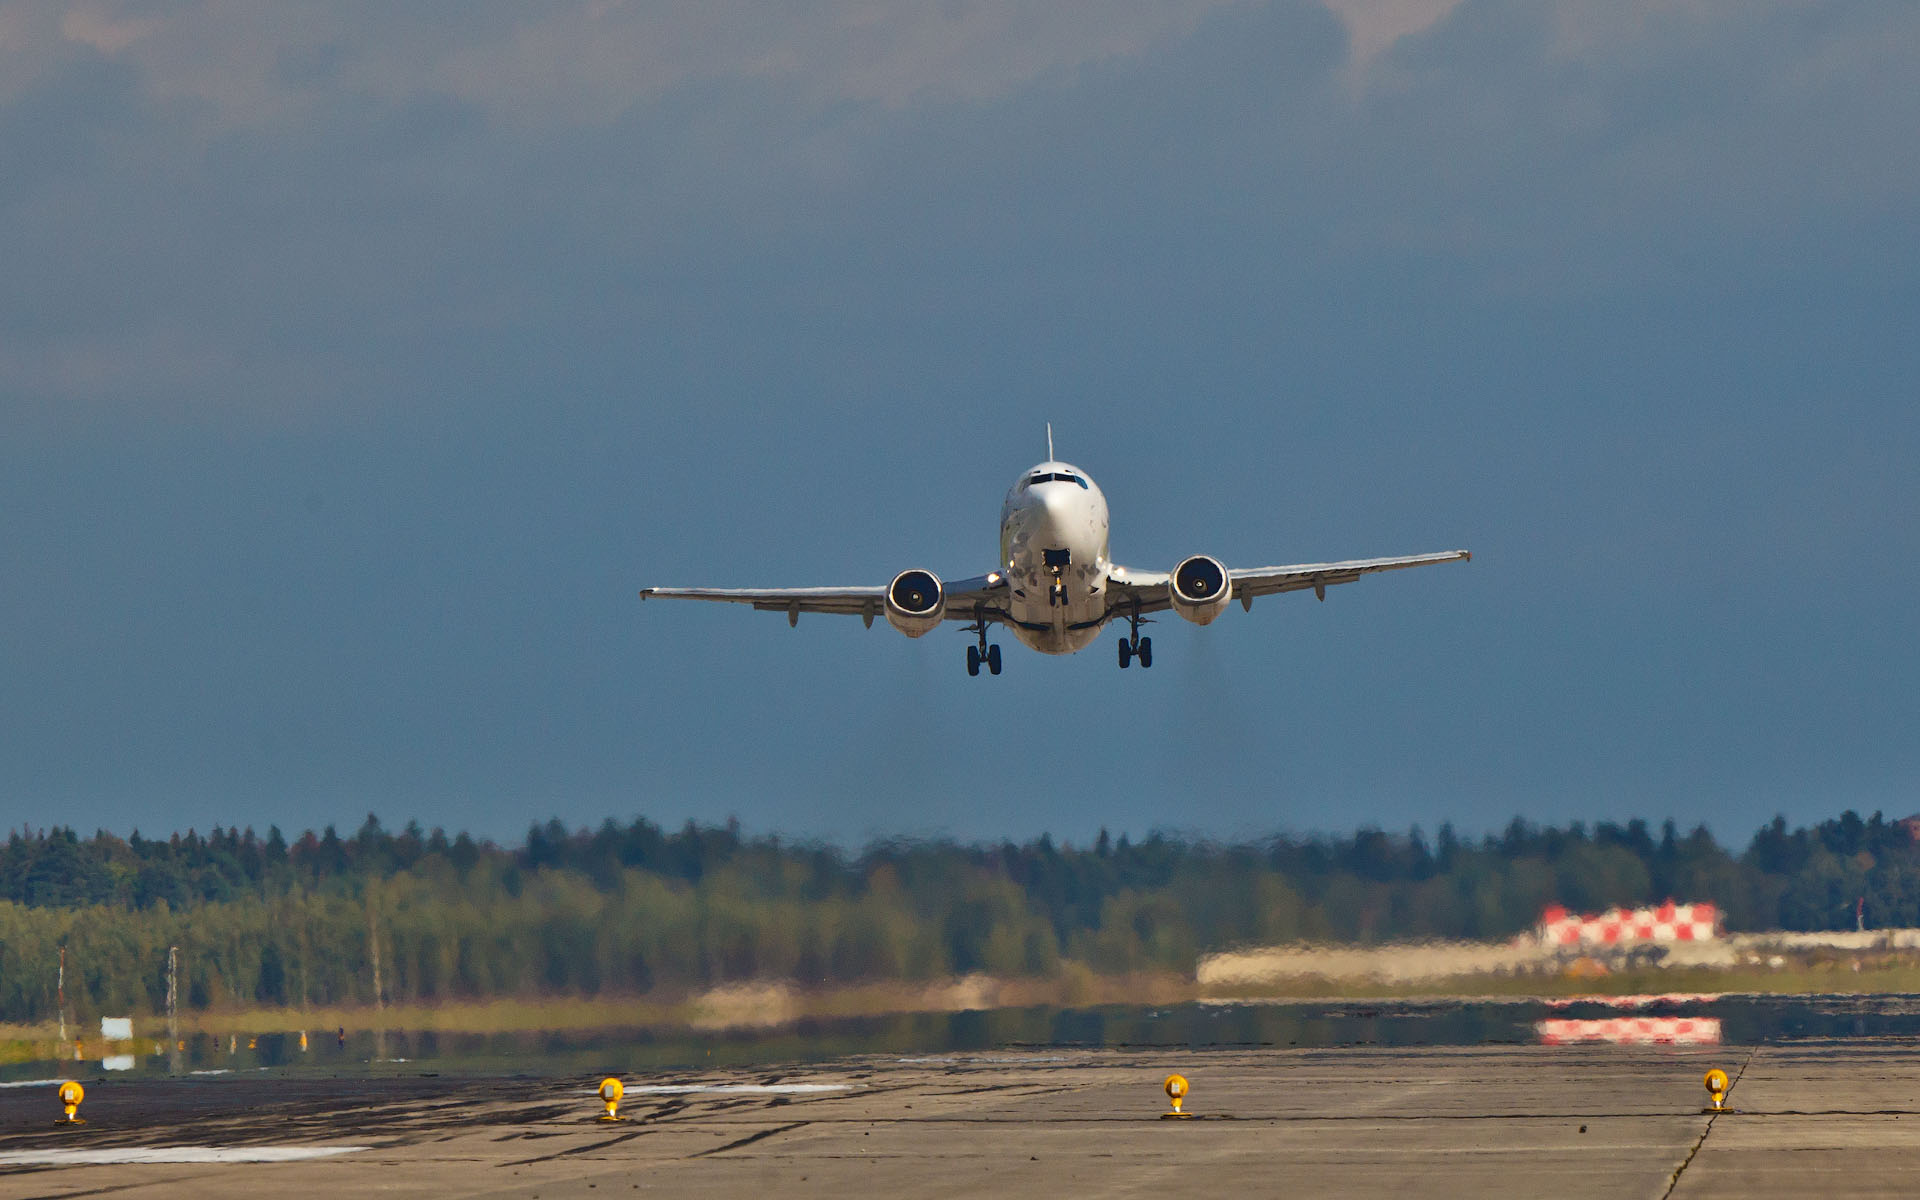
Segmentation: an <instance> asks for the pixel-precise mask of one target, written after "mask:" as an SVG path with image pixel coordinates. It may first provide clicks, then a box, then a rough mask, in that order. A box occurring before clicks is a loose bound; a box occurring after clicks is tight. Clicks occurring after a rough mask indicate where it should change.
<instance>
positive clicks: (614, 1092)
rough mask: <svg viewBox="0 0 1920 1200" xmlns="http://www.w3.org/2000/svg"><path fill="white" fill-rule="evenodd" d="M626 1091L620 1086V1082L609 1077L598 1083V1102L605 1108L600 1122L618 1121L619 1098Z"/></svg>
mask: <svg viewBox="0 0 1920 1200" xmlns="http://www.w3.org/2000/svg"><path fill="white" fill-rule="evenodd" d="M626 1090H627V1089H626V1088H624V1087H622V1086H620V1081H619V1080H618V1079H615V1078H614V1077H613V1076H611V1075H609V1076H607V1077H606V1078H605V1079H602V1080H601V1081H600V1100H601V1102H602V1103H603V1104H605V1105H606V1106H607V1111H605V1112H603V1113H601V1114H600V1119H601V1120H602V1121H618V1120H620V1113H619V1112H618V1111H617V1110H618V1109H619V1107H620V1096H621V1095H622V1093H624V1092H625V1091H626Z"/></svg>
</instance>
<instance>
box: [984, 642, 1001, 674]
mask: <svg viewBox="0 0 1920 1200" xmlns="http://www.w3.org/2000/svg"><path fill="white" fill-rule="evenodd" d="M987 670H988V671H991V672H992V673H993V674H995V675H998V674H999V673H1000V647H999V646H988V647H987Z"/></svg>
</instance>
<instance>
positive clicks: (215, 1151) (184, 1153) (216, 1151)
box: [0, 1146, 367, 1167]
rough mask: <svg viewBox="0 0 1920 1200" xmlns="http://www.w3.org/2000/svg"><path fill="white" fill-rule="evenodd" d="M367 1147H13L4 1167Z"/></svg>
mask: <svg viewBox="0 0 1920 1200" xmlns="http://www.w3.org/2000/svg"><path fill="white" fill-rule="evenodd" d="M365 1149H367V1147H365V1146H121V1147H118V1148H115V1149H106V1150H9V1151H5V1152H0V1167H98V1166H115V1165H118V1164H122V1163H196V1164H199V1163H280V1162H303V1161H305V1160H307V1159H311V1158H332V1157H334V1156H335V1155H338V1154H352V1153H354V1152H356V1151H360V1150H365Z"/></svg>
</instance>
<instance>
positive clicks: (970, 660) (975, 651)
mask: <svg viewBox="0 0 1920 1200" xmlns="http://www.w3.org/2000/svg"><path fill="white" fill-rule="evenodd" d="M979 673H980V650H979V648H978V647H975V646H968V647H967V674H969V675H978V674H979Z"/></svg>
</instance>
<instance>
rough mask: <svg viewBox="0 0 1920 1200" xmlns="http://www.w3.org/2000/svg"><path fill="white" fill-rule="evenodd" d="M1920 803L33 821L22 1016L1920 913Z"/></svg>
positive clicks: (874, 974)
mask: <svg viewBox="0 0 1920 1200" xmlns="http://www.w3.org/2000/svg"><path fill="white" fill-rule="evenodd" d="M1913 829H1914V826H1913V825H1911V824H1909V823H1908V822H1901V821H1888V820H1886V819H1884V818H1883V817H1882V816H1881V815H1880V814H1877V813H1876V814H1875V815H1874V816H1872V817H1871V818H1867V819H1862V818H1861V817H1860V816H1859V815H1857V814H1855V813H1852V812H1849V813H1845V814H1843V815H1842V816H1840V817H1837V818H1835V819H1833V820H1829V821H1824V822H1821V823H1819V824H1818V825H1815V826H1813V827H1811V828H1794V829H1789V828H1788V826H1787V823H1786V821H1785V820H1784V819H1783V818H1775V819H1774V820H1773V821H1772V822H1771V823H1769V824H1768V825H1766V826H1764V827H1762V828H1761V829H1760V830H1759V831H1758V832H1757V833H1755V834H1754V836H1753V837H1752V839H1751V840H1750V841H1749V843H1748V844H1747V846H1746V847H1745V849H1744V850H1742V851H1740V852H1738V853H1735V852H1733V851H1732V850H1729V849H1728V848H1726V847H1723V846H1721V845H1720V844H1719V843H1718V842H1717V841H1716V840H1715V839H1714V837H1713V836H1712V834H1711V833H1710V832H1709V831H1708V830H1707V829H1706V828H1705V827H1699V828H1696V829H1694V830H1692V831H1690V832H1687V833H1684V834H1683V833H1681V832H1680V831H1679V830H1678V829H1677V828H1676V827H1675V825H1674V824H1673V823H1672V822H1671V821H1669V822H1667V823H1666V824H1665V826H1664V827H1663V828H1662V829H1661V830H1660V831H1659V832H1658V833H1657V834H1656V833H1655V832H1654V831H1653V830H1652V829H1651V828H1650V827H1649V826H1648V825H1647V823H1646V822H1643V821H1630V822H1627V823H1625V824H1614V823H1607V822H1602V823H1600V824H1597V825H1594V826H1592V827H1591V828H1589V827H1588V826H1586V825H1584V824H1582V823H1577V822H1576V823H1574V824H1571V825H1569V826H1567V827H1565V828H1559V827H1553V826H1540V825H1535V824H1531V823H1529V822H1526V821H1523V820H1519V819H1516V820H1515V821H1513V822H1512V823H1511V824H1510V825H1509V826H1507V828H1506V829H1505V830H1503V831H1501V832H1499V833H1495V834H1489V835H1486V836H1484V837H1480V838H1463V837H1460V836H1458V835H1457V834H1456V833H1455V831H1454V830H1453V828H1452V827H1451V826H1445V825H1443V826H1442V827H1441V828H1440V829H1439V831H1438V833H1437V834H1436V835H1435V836H1434V837H1432V838H1431V839H1430V838H1428V837H1427V836H1426V835H1425V834H1424V833H1423V832H1422V831H1421V830H1420V829H1418V828H1417V827H1416V828H1414V829H1412V830H1409V831H1407V832H1406V833H1390V832H1387V831H1384V830H1380V829H1361V830H1359V831H1356V832H1354V833H1352V834H1342V835H1318V836H1306V837H1302V836H1292V835H1280V836H1275V837H1272V838H1268V839H1265V840H1258V841H1244V842H1231V843H1222V842H1214V841H1208V840H1204V839H1197V838H1185V837H1179V836H1175V835H1172V834H1167V833H1154V834H1152V835H1150V836H1148V837H1146V838H1144V839H1142V840H1139V841H1133V840H1130V839H1129V838H1127V837H1126V836H1124V835H1123V836H1121V837H1120V838H1118V839H1115V838H1111V837H1109V836H1108V835H1107V834H1106V833H1105V832H1104V831H1103V832H1102V833H1101V834H1100V835H1099V837H1098V838H1097V839H1096V840H1095V841H1094V842H1093V843H1092V844H1091V845H1087V846H1079V847H1076V846H1071V845H1059V844H1056V843H1055V842H1054V841H1053V840H1052V839H1051V838H1050V837H1045V836H1042V837H1040V838H1038V839H1035V840H1033V841H1030V842H1026V843H1024V844H1014V843H1012V842H1003V843H999V844H961V843H957V842H951V841H904V840H902V841H883V842H877V843H875V844H873V845H870V846H868V847H866V848H865V849H864V850H861V851H859V852H857V853H848V852H846V851H843V850H840V849H838V848H835V847H832V846H827V845H821V844H817V843H810V842H794V841H789V840H784V839H781V838H779V837H775V836H757V837H748V836H745V835H743V834H742V832H741V830H740V828H739V826H738V825H737V824H735V823H728V824H726V825H721V826H702V825H697V824H694V823H691V822H689V823H688V824H687V825H685V826H684V827H682V828H681V829H679V830H678V831H674V832H668V831H667V830H665V829H664V828H662V827H661V826H659V825H656V824H654V823H653V822H651V821H649V820H647V819H646V818H644V817H642V818H636V819H635V820H633V821H632V822H630V823H627V824H621V823H618V822H615V821H611V820H609V821H607V822H606V823H604V824H603V825H601V826H600V827H599V828H598V829H593V830H589V829H569V828H568V827H567V826H565V825H564V824H562V823H561V822H559V821H557V820H555V821H549V822H546V823H544V824H537V825H535V826H533V827H532V828H531V829H529V831H528V833H527V836H526V838H525V840H524V841H523V842H521V843H520V844H519V845H515V846H501V845H497V844H495V843H493V842H490V841H486V840H483V839H475V838H473V837H471V836H469V835H468V834H465V833H461V834H457V835H455V836H452V837H449V836H448V835H447V834H446V833H445V832H444V831H443V830H439V829H435V830H432V831H426V830H423V829H422V828H420V826H419V825H418V824H409V825H407V826H406V827H405V828H403V829H401V830H399V831H397V832H395V831H391V830H389V829H387V828H386V827H385V826H383V825H382V824H381V822H380V821H379V820H378V818H376V817H374V816H371V815H369V816H368V818H367V820H366V822H365V823H364V824H363V825H362V826H361V827H360V828H359V830H357V831H356V832H354V833H352V834H350V835H346V836H343V835H341V834H340V833H339V832H338V831H337V830H336V829H334V828H332V827H328V828H327V829H325V830H323V831H322V832H320V833H317V834H316V833H314V832H312V831H308V832H306V833H303V834H301V835H300V836H299V837H297V838H295V839H293V840H292V841H289V840H288V839H287V838H286V837H284V836H283V835H282V834H281V832H280V831H279V830H278V829H277V828H274V829H269V830H268V831H267V833H266V835H265V836H264V837H261V836H259V835H257V834H256V833H255V832H254V831H253V830H251V829H247V830H239V829H218V828H216V829H214V830H212V831H211V832H209V833H207V834H205V835H202V834H199V833H196V832H193V831H189V832H187V833H184V834H176V835H173V836H171V837H169V838H166V839H165V840H160V839H151V838H144V837H142V836H140V835H139V834H138V833H135V834H133V835H132V836H130V837H127V838H124V839H122V838H120V837H117V836H115V835H113V834H110V833H107V832H104V831H102V832H97V833H95V834H94V835H93V836H92V837H90V838H81V837H80V836H78V835H77V834H76V833H75V832H74V831H73V830H71V829H66V828H54V829H49V830H41V831H34V832H30V831H25V830H22V831H17V832H15V833H13V834H11V835H10V836H9V837H8V839H7V842H6V845H5V847H4V850H0V1020H9V1021H34V1020H43V1019H47V1018H50V1017H51V1016H52V1015H53V1013H54V1011H55V1004H56V985H55V976H54V970H53V964H54V963H56V962H57V961H58V959H59V955H60V952H61V950H62V948H64V949H65V951H66V962H67V978H66V989H67V1000H68V1011H69V1014H70V1015H74V1016H77V1017H80V1018H83V1019H84V1018H85V1017H86V1016H87V1015H88V1014H90V1013H95V1012H128V1011H133V1012H156V1011H160V1010H161V1009H162V1008H163V1007H164V1004H165V996H166V966H165V964H166V958H167V949H168V947H170V946H178V947H179V948H180V964H181V965H180V978H179V986H180V1001H181V1003H182V1005H183V1006H184V1007H187V1008H190V1009H192V1008H207V1007H214V1006H219V1007H228V1006H235V1005H247V1004H269V1005H301V1006H307V1005H326V1004H352V1003H368V1002H371V1001H373V1000H374V998H375V997H374V975H375V972H374V970H373V969H372V968H373V964H374V962H375V960H376V958H377V959H378V960H379V961H380V962H381V964H382V966H383V970H382V972H381V980H380V985H381V992H382V998H383V999H386V1000H388V1001H401V1002H429V1003H431V1002H437V1001H443V1000H450V999H469V998H484V997H497V996H528V997H532V996H540V995H554V994H573V995H596V994H636V993H643V992H659V991H664V992H666V993H669V994H671V993H676V992H691V991H695V990H698V989H702V988H706V987H710V986H713V985H716V984H720V983H725V982H729V981H735V980H743V979H752V978H766V977H777V978H783V979H791V980H795V981H797V982H800V983H803V984H818V983H825V982H830V981H834V982H840V981H866V980H896V979H897V980H930V979H936V978H941V977H945V976H950V975H954V974H961V973H966V972H971V971H987V972H991V973H995V974H1002V975H1009V976H1049V975H1053V974H1055V973H1057V972H1059V971H1060V970H1062V969H1063V965H1064V964H1067V963H1077V964H1080V965H1081V966H1082V967H1084V968H1086V969H1090V970H1093V971H1098V972H1130V971H1150V970H1170V971H1179V972H1185V971H1189V970H1191V969H1192V967H1193V964H1194V961H1195V959H1196V958H1197V957H1198V956H1199V955H1200V954H1201V953H1203V952H1205V951H1207V950H1212V949H1221V948H1226V947H1230V946H1234V945H1242V944H1264V943H1274V942H1285V941H1295V940H1303V939H1305V940H1326V941H1346V942H1373V941H1383V940H1389V939H1402V938H1486V937H1504V936H1509V935H1511V934H1513V933H1515V932H1518V931H1520V930H1522V929H1525V928H1527V927H1529V926H1531V925H1532V924H1533V923H1534V921H1535V920H1537V918H1538V916H1539V913H1540V911H1541V910H1542V909H1543V908H1544V907H1546V906H1547V905H1548V904H1554V903H1558V904H1563V905H1566V906H1567V907H1570V908H1573V909H1576V910H1580V909H1586V910H1591V909H1598V908H1601V907H1604V906H1606V905H1609V904H1643V903H1654V902H1658V901H1660V900H1663V899H1668V898H1672V899H1678V900H1712V901H1715V902H1716V903H1718V904H1719V905H1720V906H1721V908H1722V909H1723V911H1724V912H1725V914H1726V918H1727V922H1728V925H1729V927H1730V928H1734V929H1770V928H1780V929H1802V930H1804V929H1833V928H1847V927H1851V926H1852V925H1853V923H1854V921H1855V919H1856V914H1857V913H1859V914H1861V915H1863V916H1864V919H1865V920H1866V921H1867V922H1868V923H1870V924H1872V925H1875V926H1890V925H1908V926H1911V925H1920V842H1917V841H1916V840H1915V836H1914V832H1913Z"/></svg>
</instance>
